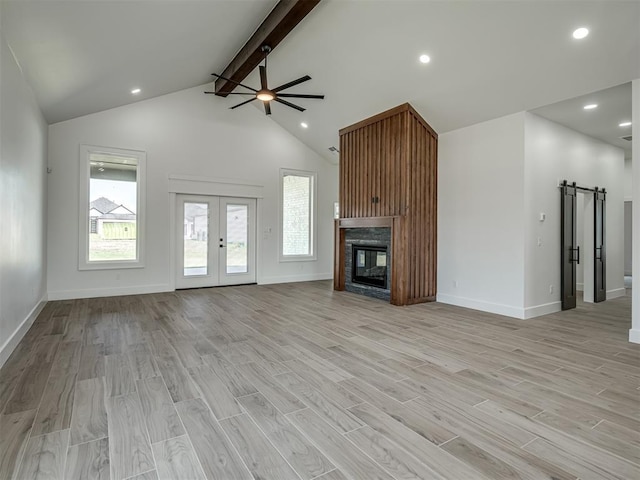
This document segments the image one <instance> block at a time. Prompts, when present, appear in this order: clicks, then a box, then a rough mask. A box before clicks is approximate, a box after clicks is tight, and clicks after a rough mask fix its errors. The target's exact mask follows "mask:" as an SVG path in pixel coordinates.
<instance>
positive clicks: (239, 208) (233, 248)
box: [227, 204, 249, 273]
mask: <svg viewBox="0 0 640 480" xmlns="http://www.w3.org/2000/svg"><path fill="white" fill-rule="evenodd" d="M248 214H249V208H248V207H247V205H230V204H227V273H247V271H248V259H249V251H248V250H247V242H248V240H249V216H248Z"/></svg>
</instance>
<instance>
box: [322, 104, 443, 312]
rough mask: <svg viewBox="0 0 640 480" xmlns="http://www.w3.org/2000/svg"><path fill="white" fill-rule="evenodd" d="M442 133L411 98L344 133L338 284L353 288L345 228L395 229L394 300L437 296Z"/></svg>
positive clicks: (337, 234) (337, 230) (337, 225)
mask: <svg viewBox="0 0 640 480" xmlns="http://www.w3.org/2000/svg"><path fill="white" fill-rule="evenodd" d="M437 152H438V135H437V133H436V132H435V131H434V130H433V129H432V128H431V127H430V126H429V124H428V123H427V122H426V121H425V120H424V119H423V118H422V117H421V116H420V115H419V114H418V113H417V112H416V111H415V110H414V109H413V108H412V107H411V105H409V104H408V103H405V104H403V105H400V106H398V107H395V108H393V109H391V110H388V111H386V112H383V113H380V114H378V115H374V116H373V117H371V118H369V119H366V120H363V121H361V122H358V123H356V124H354V125H351V126H349V127H346V128H343V129H341V130H340V185H339V202H340V213H341V216H342V218H339V219H337V220H336V221H335V261H334V289H335V290H344V289H345V229H347V228H374V227H389V228H391V248H390V252H391V279H390V291H391V303H392V304H394V305H407V304H412V303H420V302H428V301H434V300H435V298H436V264H437V251H436V241H437V230H436V227H437V167H438V160H437Z"/></svg>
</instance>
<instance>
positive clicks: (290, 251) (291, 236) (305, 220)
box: [281, 170, 315, 260]
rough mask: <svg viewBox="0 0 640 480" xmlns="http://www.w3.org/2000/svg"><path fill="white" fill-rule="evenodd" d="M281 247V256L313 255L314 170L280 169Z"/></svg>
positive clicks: (297, 257)
mask: <svg viewBox="0 0 640 480" xmlns="http://www.w3.org/2000/svg"><path fill="white" fill-rule="evenodd" d="M281 188H282V230H281V233H282V235H281V240H282V250H281V254H282V256H281V258H282V259H283V260H286V259H289V260H295V259H310V258H313V257H314V251H313V248H314V242H313V234H314V225H313V222H314V215H313V213H314V201H315V198H314V195H315V192H314V190H315V174H314V173H311V172H300V171H295V170H282V172H281Z"/></svg>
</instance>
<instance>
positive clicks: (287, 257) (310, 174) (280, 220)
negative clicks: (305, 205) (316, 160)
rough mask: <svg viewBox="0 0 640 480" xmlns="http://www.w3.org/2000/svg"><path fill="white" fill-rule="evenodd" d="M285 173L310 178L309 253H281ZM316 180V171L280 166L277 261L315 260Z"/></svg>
mask: <svg viewBox="0 0 640 480" xmlns="http://www.w3.org/2000/svg"><path fill="white" fill-rule="evenodd" d="M286 175H296V176H299V177H309V178H311V205H310V208H309V210H310V212H309V214H310V215H311V220H310V222H309V225H310V226H311V235H310V239H309V241H310V243H311V245H310V246H309V247H310V250H311V253H310V254H309V255H284V254H283V253H282V249H283V246H284V244H283V238H284V232H283V227H284V225H283V223H284V216H283V215H282V210H283V207H284V205H283V204H284V199H283V197H284V192H283V190H284V177H285V176H286ZM316 182H317V173H316V172H310V171H306V170H294V169H290V168H281V169H280V179H279V185H280V192H279V201H278V206H279V208H278V217H279V218H278V223H279V228H278V232H279V237H278V257H279V261H280V262H308V261H314V260H317V259H318V257H317V253H316V244H317V242H316V238H317V231H318V229H317V222H316V219H317V215H316Z"/></svg>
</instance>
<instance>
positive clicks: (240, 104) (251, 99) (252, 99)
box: [229, 97, 257, 110]
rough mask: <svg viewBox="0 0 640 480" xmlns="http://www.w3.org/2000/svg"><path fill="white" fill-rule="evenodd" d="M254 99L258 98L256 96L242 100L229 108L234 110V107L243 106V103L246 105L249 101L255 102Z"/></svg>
mask: <svg viewBox="0 0 640 480" xmlns="http://www.w3.org/2000/svg"><path fill="white" fill-rule="evenodd" d="M254 100H257V98H256V97H253V98H250V99H249V100H247V101H244V102H242V103H239V104H237V105H234V106H233V107H229V110H233V109H234V108H238V107H241V106H242V105H246V104H247V103H249V102H253V101H254Z"/></svg>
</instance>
